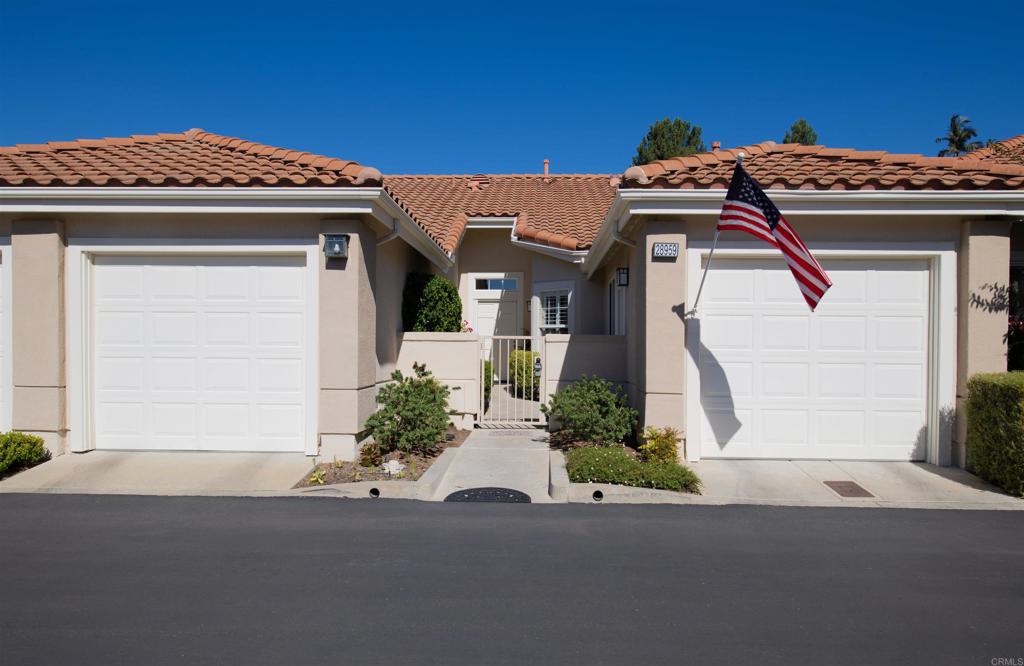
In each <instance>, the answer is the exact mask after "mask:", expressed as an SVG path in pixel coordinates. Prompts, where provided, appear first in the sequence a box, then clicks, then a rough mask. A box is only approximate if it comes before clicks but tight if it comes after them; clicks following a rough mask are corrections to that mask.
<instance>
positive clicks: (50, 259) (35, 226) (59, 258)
mask: <svg viewBox="0 0 1024 666" xmlns="http://www.w3.org/2000/svg"><path fill="white" fill-rule="evenodd" d="M11 252H12V253H13V255H14V256H13V262H12V273H11V280H12V291H13V299H12V300H13V307H12V312H13V336H12V344H11V346H12V349H11V357H12V360H13V371H14V404H13V419H12V427H13V428H14V429H15V430H21V431H23V432H29V433H32V434H36V435H39V436H41V437H42V438H43V439H44V440H46V446H47V448H48V449H49V450H50V453H51V454H53V455H55V456H57V455H61V454H63V453H65V452H66V450H67V419H66V408H65V403H66V393H67V380H66V374H65V372H64V367H65V360H64V353H65V349H64V345H65V341H64V337H65V336H64V223H63V222H60V221H57V220H15V221H14V223H13V225H12V228H11Z"/></svg>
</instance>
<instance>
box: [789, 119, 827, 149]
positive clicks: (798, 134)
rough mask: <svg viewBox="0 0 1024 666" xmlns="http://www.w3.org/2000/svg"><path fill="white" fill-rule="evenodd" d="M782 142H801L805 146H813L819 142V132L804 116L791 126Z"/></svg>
mask: <svg viewBox="0 0 1024 666" xmlns="http://www.w3.org/2000/svg"><path fill="white" fill-rule="evenodd" d="M782 143H799V144H802V145H804V146H813V145H815V144H816V143H818V133H817V132H815V131H814V128H813V127H811V125H810V123H808V122H807V121H806V120H804V119H803V118H800V119H799V120H797V121H796V122H795V123H793V124H792V125H790V126H789V129H788V130H786V135H785V136H784V137H782Z"/></svg>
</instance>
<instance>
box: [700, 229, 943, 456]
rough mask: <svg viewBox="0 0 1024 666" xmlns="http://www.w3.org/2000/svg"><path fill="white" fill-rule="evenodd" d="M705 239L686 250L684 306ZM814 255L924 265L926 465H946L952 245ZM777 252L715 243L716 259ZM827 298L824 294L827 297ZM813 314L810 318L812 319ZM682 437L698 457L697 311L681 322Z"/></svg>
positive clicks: (825, 250)
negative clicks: (683, 356) (911, 261)
mask: <svg viewBox="0 0 1024 666" xmlns="http://www.w3.org/2000/svg"><path fill="white" fill-rule="evenodd" d="M710 248H711V242H710V241H695V242H693V243H691V244H690V245H689V246H688V247H687V249H686V261H687V265H686V273H687V285H688V286H687V294H686V303H687V304H689V303H691V302H692V301H693V299H694V297H695V296H696V292H697V285H698V284H699V282H700V274H701V269H702V264H703V261H704V259H706V258H707V256H708V254H709V253H710ZM811 250H812V251H813V252H814V255H815V256H817V257H822V258H830V257H831V258H840V259H882V260H885V259H924V260H927V261H928V264H929V279H930V282H929V309H928V319H929V322H928V397H927V402H926V405H927V412H928V414H927V425H928V437H927V443H926V454H925V455H926V458H925V460H926V462H929V463H932V464H936V465H949V464H950V463H951V456H952V435H953V426H952V421H953V419H952V418H951V415H952V414H953V410H954V409H955V406H956V364H957V346H956V345H957V337H956V329H957V327H956V308H957V289H956V279H957V260H956V246H955V244H954V243H952V242H921V243H914V242H910V243H895V242H894V243H853V242H851V243H820V244H817V245H815V246H814V247H812V248H811ZM778 256H779V252H778V250H775V249H772V248H765V247H763V245H762V244H760V243H745V242H736V243H730V244H729V245H728V246H726V247H722V245H721V244H719V245H718V247H717V249H716V250H715V259H718V258H720V257H721V258H730V259H736V258H764V257H778ZM826 298H827V296H826ZM812 316H813V315H812ZM685 335H686V348H687V350H688V353H687V354H686V438H687V441H688V442H693V445H688V446H687V447H686V454H687V458H688V459H689V460H699V459H700V455H701V447H700V444H699V442H700V441H701V438H700V432H701V401H700V390H701V388H700V370H699V368H698V366H697V353H698V350H699V349H700V313H699V312H698V313H697V315H696V317H695V318H693V319H689V320H687V323H686V334H685Z"/></svg>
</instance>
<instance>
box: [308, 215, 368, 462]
mask: <svg viewBox="0 0 1024 666" xmlns="http://www.w3.org/2000/svg"><path fill="white" fill-rule="evenodd" d="M324 234H348V236H349V247H348V258H347V259H327V258H326V257H324V255H323V253H320V255H319V256H320V284H319V291H320V296H319V299H320V304H319V308H320V312H319V314H320V330H319V337H320V356H319V359H320V405H319V421H320V455H321V456H323V457H325V458H332V457H336V458H337V459H339V460H354V459H355V456H356V452H357V434H358V433H359V432H360V431H361V430H362V429H363V425H364V423H365V422H366V418H367V417H368V416H369V415H370V414H372V413H373V411H374V410H375V409H376V402H375V397H376V380H377V355H376V340H377V315H376V304H375V297H374V292H373V282H372V279H371V276H372V275H374V269H375V261H376V235H375V234H374V233H373V232H372V231H371V230H370V229H368V228H367V227H366V226H365V225H364V224H363V223H362V222H361V221H359V220H323V221H322V222H321V224H320V246H321V247H323V244H324Z"/></svg>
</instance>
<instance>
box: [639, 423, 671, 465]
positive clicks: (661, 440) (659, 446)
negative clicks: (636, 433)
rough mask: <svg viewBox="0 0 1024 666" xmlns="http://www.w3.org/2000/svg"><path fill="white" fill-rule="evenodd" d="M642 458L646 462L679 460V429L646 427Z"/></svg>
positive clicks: (641, 452)
mask: <svg viewBox="0 0 1024 666" xmlns="http://www.w3.org/2000/svg"><path fill="white" fill-rule="evenodd" d="M638 450H639V451H640V459H641V460H644V461H645V462H650V461H658V462H677V461H678V460H679V431H678V430H676V429H675V428H655V427H653V426H648V427H647V428H645V429H644V434H643V444H641V445H640V447H639V449H638Z"/></svg>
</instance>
